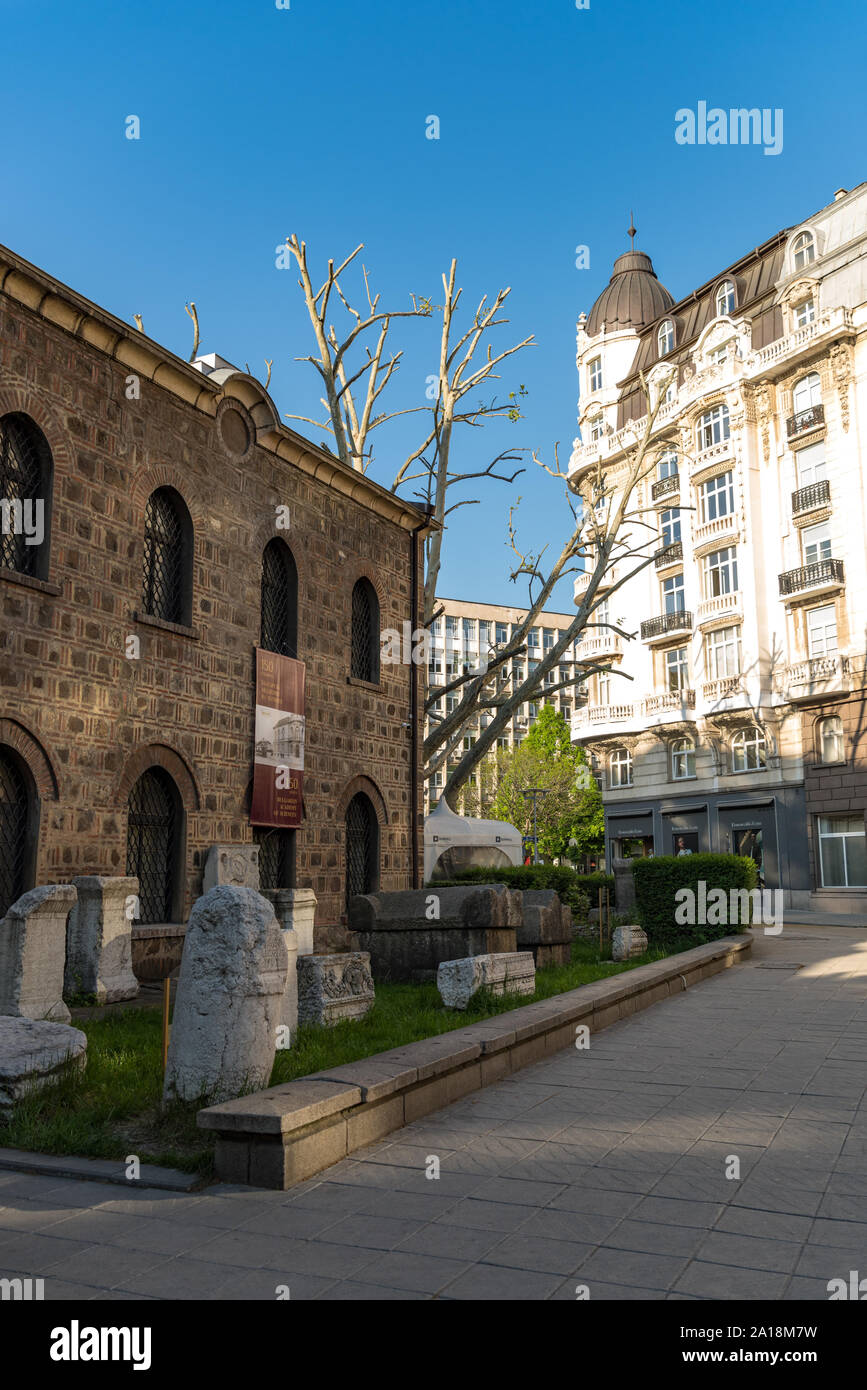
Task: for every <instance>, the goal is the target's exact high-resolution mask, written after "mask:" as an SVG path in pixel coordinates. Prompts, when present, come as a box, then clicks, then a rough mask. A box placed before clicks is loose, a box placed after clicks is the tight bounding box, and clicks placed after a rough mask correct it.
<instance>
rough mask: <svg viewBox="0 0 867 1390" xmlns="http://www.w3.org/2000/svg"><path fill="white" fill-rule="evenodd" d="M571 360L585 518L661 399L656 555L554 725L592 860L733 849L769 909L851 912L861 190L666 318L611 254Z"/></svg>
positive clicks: (861, 570)
mask: <svg viewBox="0 0 867 1390" xmlns="http://www.w3.org/2000/svg"><path fill="white" fill-rule="evenodd" d="M577 342H578V353H577V365H578V372H579V378H580V388H579V389H580V407H579V423H580V431H581V437H580V439H578V440H576V441H575V445H574V448H573V452H572V455H571V460H570V483H571V485H572V487H573V488H574V489H575V490H576V491H579V492H582V490H583V493H584V495H586V496H587V500H588V503H589V505H591V506H592V505H593V497H592V488H591V479H593V477H594V474H596V473H597V470H598V468H599V466H600V465H601V468H602V471H603V476H604V479H605V482H606V491H610V492H611V493H612V494H613V495H614V496H615V497H616V496H617V495H618V489H620V490H621V492H622V488H623V485H624V479H625V477H626V469H627V460H628V458H629V457H630V454H632V455H633V456H634V450H635V447H636V440H637V438H638V436H639V434H640V433H641V430H642V428H643V425H644V423H645V422H646V418H647V413H648V410H647V401H646V396H645V394H644V391H643V389H642V386H641V377H642V374H643V377H644V379H645V380H646V382H647V383H648V385H649V389H650V392H651V399H652V400H653V401H654V402H655V401H656V400H658V399H659V397H660V394H661V396H662V405H661V408H660V410H659V413H658V415H657V417H656V421H655V427H654V430H653V433H652V448H651V452H650V454H649V455H648V456H647V463H648V466H649V472H648V474H647V475H646V476H645V477H644V478H643V479H642V480H641V481H639V482H638V484H637V487H636V494H635V498H634V503H635V505H636V506H637V507H638V508H639V509H640V511H641V515H642V518H643V519H644V520H648V521H650V523H651V525H652V526H653V528H654V530H655V533H656V537H657V539H656V540H655V542H654V546H655V551H654V559H653V562H652V563H651V564H650V565H647V566H645V567H644V568H643V569H641V570H640V572H633V571H634V570H635V566H634V565H632V566H631V567H630V564H629V562H628V561H627V562H626V565H625V566H624V568H625V569H626V570H627V572H629V573H631V577H629V578H627V580H626V582H625V583H624V584H623V586H622V587H620V588H618V589H616V590H614V591H613V593H612V597H611V599H610V602H609V606H608V610H606V609H605V608H603V609H601V610H600V611H599V612H597V613H596V615H595V621H600V620H601V621H612V622H614V623H615V624H616V625H617V626H618V627H624V628H625V630H628V631H629V633H630V638H629V640H624V639H623V638H622V637H621V636H619V635H618V634H616V633H614V632H612V631H610V630H605V629H603V630H601V633H602V635H595V636H594V637H593V639H592V645H593V647H594V655H600V654H601V655H608V656H610V658H611V668H612V669H611V673H609V674H599V675H594V676H592V677H591V678H590V680H589V682H588V685H589V690H590V694H589V700H588V703H587V705H586V706H585V707H584V708H583V709H581V710H579V711H576V713H575V715H574V719H573V735H574V737H575V738H576V739H578V740H579V741H580V742H581V743H582V744H584V745H585V746H586V747H587V748H588V750H589V751H590V752H591V754H592V755H593V758H594V760H595V764H596V767H597V769H598V773H599V776H600V779H601V782H602V787H603V795H604V801H605V808H606V841H607V843H606V848H607V851H608V853H609V855H618V854H627V855H634V854H642V853H654V854H671V853H676V852H679V851H680V850H683V849H691V850H693V851H695V850H712V851H721V852H735V853H745V854H750V855H751V856H752V857H753V858H755V859H756V861H757V862H758V863H759V865H760V871H761V874H762V877H763V881H764V884H765V886H767V887H769V888H781V889H783V890H784V893H785V895H786V896H785V901H786V904H787V906H788V907H790V908H794V909H800V910H810V909H813V910H822V911H826V912H842V913H845V912H851V911H863V910H865V909H867V848H865V809H867V753H865V713H867V711H865V630H867V547H865V535H867V487H865V477H864V468H863V451H864V447H865V442H867V399H865V389H867V388H865V371H867V185H865V184H861V185H859V186H858V187H857V188H856V189H854V190H853V191H852V192H846V191H845V190H843V189H840V190H839V191H838V192H837V193H836V194H835V195H834V198H833V200H832V201H831V202H830V203H829V204H828V205H827V206H826V207H824V208H822V209H820V210H819V211H818V212H817V213H815V215H813V216H810V217H808V218H806V219H805V220H804V221H803V222H801V223H799V224H798V225H797V226H792V227H788V228H786V229H785V230H783V231H780V232H777V233H776V234H775V235H774V236H772V237H771V238H769V239H768V240H766V241H764V242H763V243H762V244H761V245H759V246H756V247H755V249H753V250H750V251H749V252H747V254H746V255H743V256H741V257H740V258H739V259H738V260H736V261H734V262H733V263H732V264H731V265H728V266H726V267H723V268H721V269H720V270H719V272H718V273H717V274H716V275H714V276H713V278H712V279H710V280H708V281H707V282H706V283H705V284H703V285H701V286H699V287H698V288H696V289H695V290H690V292H689V293H688V294H687V295H685V296H683V297H682V298H681V299H679V300H675V299H674V297H673V295H671V294H670V293H669V291H668V290H667V289H665V288H664V287H663V285H662V284H661V283H660V281H659V280H658V279H657V276H656V273H655V271H654V268H653V265H652V263H651V260H650V257H649V256H648V255H646V254H645V253H644V252H641V251H636V250H634V249H633V250H630V251H627V252H626V253H625V254H624V255H622V256H620V257H619V258H618V259H617V261H616V262H615V265H614V274H613V276H612V278H611V282H610V284H609V285H608V286H607V287H606V288H605V289H604V290H603V292H602V294H601V295H600V296H599V298H598V299H597V300H596V303H595V304H594V305H593V308H592V309H591V311H590V314H589V315H588V316H586V317H585V316H584V315H582V316H581V318H580V320H579V324H578V339H577ZM622 577H623V576H622V574H620V573H617V572H614V573H609V574H608V575H607V576H606V585H605V587H606V588H607V589H608V590H611V589H612V587H613V585H614V584H615V583H616V581H617V579H619V578H622ZM588 582H589V575H587V574H585V575H584V576H579V578H578V580H577V581H576V585H575V598H576V601H580V599H581V598H582V596H583V595H584V593H585V592H586V589H587V585H588ZM599 631H600V630H597V633H598V632H599ZM619 671H625V672H628V674H629V675H630V676H632V677H633V680H632V681H631V682H627V681H625V680H622V679H621V678H620V676H619V674H618V672H619Z"/></svg>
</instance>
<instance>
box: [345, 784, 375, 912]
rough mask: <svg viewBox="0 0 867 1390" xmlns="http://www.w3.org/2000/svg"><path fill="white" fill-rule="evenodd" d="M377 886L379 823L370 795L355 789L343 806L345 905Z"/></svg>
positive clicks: (370, 891)
mask: <svg viewBox="0 0 867 1390" xmlns="http://www.w3.org/2000/svg"><path fill="white" fill-rule="evenodd" d="M378 885H379V822H378V821H377V819H376V812H375V810H374V809H373V803H372V802H371V800H370V797H368V796H365V795H364V792H356V794H355V796H354V797H353V798H352V800H351V801H350V803H349V805H348V806H347V808H346V905H347V907H348V906H349V900H350V898H353V897H354V896H355V895H356V893H374V892H375V891H376V889H377V887H378Z"/></svg>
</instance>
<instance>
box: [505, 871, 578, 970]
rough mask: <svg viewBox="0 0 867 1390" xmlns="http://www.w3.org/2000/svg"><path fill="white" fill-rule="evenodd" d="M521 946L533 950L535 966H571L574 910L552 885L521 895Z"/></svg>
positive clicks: (527, 889) (530, 890)
mask: <svg viewBox="0 0 867 1390" xmlns="http://www.w3.org/2000/svg"><path fill="white" fill-rule="evenodd" d="M521 914H522V921H521V925H520V926H519V927H518V930H517V942H518V946H519V947H520V948H521V949H522V950H525V951H532V953H533V959H534V961H535V962H536V969H537V970H543V969H544V968H545V966H546V965H568V964H569V962H570V960H571V959H572V911H571V908H568V907H566V906H565V904H564V903H562V902H561V901H560V898H559V896H558V894H557V893H555V892H554V890H553V889H551V888H525V889H524V890H523V893H522V894H521Z"/></svg>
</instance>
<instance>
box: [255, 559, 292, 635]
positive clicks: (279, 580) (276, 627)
mask: <svg viewBox="0 0 867 1390" xmlns="http://www.w3.org/2000/svg"><path fill="white" fill-rule="evenodd" d="M259 645H260V646H262V647H264V649H265V651H268V652H277V654H278V656H295V657H297V655H298V570H297V568H296V565H295V559H294V557H293V555H292V551H291V550H290V549H289V547H288V545H287V544H286V542H285V541H281V540H279V539H278V538H277V537H275V538H274V540H272V541H269V542H268V544H267V545H266V546H265V549H264V551H263V553H262V626H261V635H260V638H259Z"/></svg>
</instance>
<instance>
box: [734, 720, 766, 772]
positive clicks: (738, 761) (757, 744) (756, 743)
mask: <svg viewBox="0 0 867 1390" xmlns="http://www.w3.org/2000/svg"><path fill="white" fill-rule="evenodd" d="M765 765H766V758H765V736H764V734H763V733H762V731H761V729H757V728H756V727H755V726H753V728H751V729H738V731H737V733H736V734H735V735H734V736H733V738H732V772H758V771H759V770H760V769H761V768H763V767H765Z"/></svg>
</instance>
